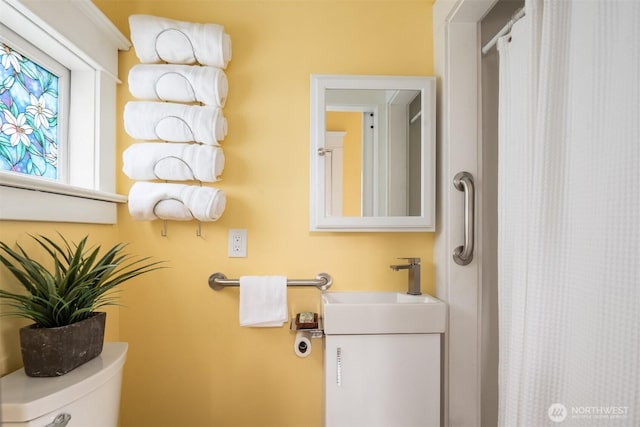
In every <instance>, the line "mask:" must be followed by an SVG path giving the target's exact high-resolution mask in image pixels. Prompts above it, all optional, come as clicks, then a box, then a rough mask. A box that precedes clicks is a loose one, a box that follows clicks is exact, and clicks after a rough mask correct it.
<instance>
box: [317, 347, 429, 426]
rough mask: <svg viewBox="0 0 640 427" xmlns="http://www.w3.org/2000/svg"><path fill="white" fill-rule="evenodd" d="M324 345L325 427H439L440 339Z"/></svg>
mask: <svg viewBox="0 0 640 427" xmlns="http://www.w3.org/2000/svg"><path fill="white" fill-rule="evenodd" d="M325 340H326V341H325V425H326V426H327V427H338V426H345V427H358V426H363V427H365V426H366V427H375V426H380V427H388V426H396V427H410V426H416V427H417V426H420V427H429V426H433V427H437V426H439V425H440V334H381V335H327V336H326V337H325Z"/></svg>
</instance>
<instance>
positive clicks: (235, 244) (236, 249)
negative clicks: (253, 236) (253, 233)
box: [229, 228, 247, 258]
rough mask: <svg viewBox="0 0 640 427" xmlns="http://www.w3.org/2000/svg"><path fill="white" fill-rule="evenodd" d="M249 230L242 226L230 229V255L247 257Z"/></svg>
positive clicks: (232, 256) (231, 256)
mask: <svg viewBox="0 0 640 427" xmlns="http://www.w3.org/2000/svg"><path fill="white" fill-rule="evenodd" d="M246 256H247V230H245V229H241V228H231V229H229V257H230V258H246Z"/></svg>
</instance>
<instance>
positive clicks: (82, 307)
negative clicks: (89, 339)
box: [0, 233, 163, 328]
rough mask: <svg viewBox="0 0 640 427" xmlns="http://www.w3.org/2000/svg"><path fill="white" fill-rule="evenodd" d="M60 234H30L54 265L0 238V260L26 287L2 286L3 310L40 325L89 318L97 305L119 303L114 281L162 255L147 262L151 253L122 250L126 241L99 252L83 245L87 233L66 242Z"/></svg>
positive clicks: (156, 266)
mask: <svg viewBox="0 0 640 427" xmlns="http://www.w3.org/2000/svg"><path fill="white" fill-rule="evenodd" d="M58 235H59V236H60V238H61V239H62V243H61V244H58V243H56V242H54V241H53V240H51V239H50V238H48V237H45V236H43V235H39V236H33V235H30V237H31V238H33V239H34V240H35V241H36V242H38V244H39V245H40V246H41V247H42V248H44V250H45V251H46V252H47V253H48V254H49V256H50V258H51V259H52V261H53V268H50V267H46V266H44V265H43V264H41V263H39V262H38V261H35V260H34V259H33V258H32V257H31V256H30V255H29V254H27V252H26V251H25V250H24V249H23V248H22V247H21V246H20V245H18V244H16V246H17V248H18V249H17V250H13V249H11V248H10V247H9V246H8V245H6V244H5V243H3V242H0V251H1V253H0V261H1V262H2V264H4V266H5V267H6V268H7V269H8V270H9V271H10V272H11V273H12V274H13V275H14V276H15V277H16V278H17V279H18V281H19V282H20V285H22V287H23V288H24V289H25V290H26V293H13V292H9V291H6V290H2V289H0V301H1V302H2V304H3V305H7V306H9V307H11V308H12V309H13V310H11V311H9V312H6V313H3V314H4V315H10V316H18V317H26V318H28V319H31V320H33V321H34V322H35V323H36V325H37V326H38V327H42V328H53V327H58V326H65V325H69V324H72V323H75V322H79V321H81V320H84V319H87V318H88V317H90V316H91V315H92V313H93V312H95V311H96V310H97V309H98V308H100V307H104V306H108V305H118V303H117V298H115V297H114V295H113V292H112V291H113V290H114V289H115V288H116V287H117V286H118V285H120V284H122V283H124V282H126V281H127V280H129V279H133V278H134V277H136V276H139V275H141V274H144V273H148V272H150V271H153V270H157V269H159V268H163V267H162V266H160V264H161V263H162V261H155V262H149V259H150V258H149V257H146V258H138V257H134V256H131V255H129V254H126V253H124V252H123V251H124V248H125V247H126V246H127V244H126V243H119V244H117V245H115V246H113V247H112V248H111V249H109V250H108V251H106V252H105V253H104V254H102V255H100V249H101V247H100V246H97V247H88V246H87V242H88V238H89V236H85V237H84V238H83V239H82V240H80V242H78V243H69V242H68V241H67V240H66V239H65V238H64V237H63V236H62V235H61V234H59V233H58Z"/></svg>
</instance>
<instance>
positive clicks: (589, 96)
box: [498, 0, 640, 426]
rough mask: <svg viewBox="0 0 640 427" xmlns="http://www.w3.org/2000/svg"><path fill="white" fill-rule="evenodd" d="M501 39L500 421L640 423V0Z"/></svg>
mask: <svg viewBox="0 0 640 427" xmlns="http://www.w3.org/2000/svg"><path fill="white" fill-rule="evenodd" d="M525 13H526V15H525V17H524V18H522V19H521V20H520V21H518V22H517V23H516V24H515V25H514V26H513V28H512V31H511V33H510V35H508V36H505V37H503V38H502V39H501V40H499V42H498V49H499V52H500V53H499V54H500V97H499V103H500V107H499V110H500V113H499V116H500V124H499V153H500V154H499V189H498V192H499V198H498V204H499V209H498V212H499V236H498V242H499V261H498V269H499V318H500V321H499V322H500V323H499V327H500V352H499V355H500V371H499V372H500V373H499V375H500V378H499V390H500V391H499V393H500V403H499V405H500V408H499V424H500V425H502V426H544V425H548V426H555V425H562V426H565V425H566V426H590V425H594V426H595V425H599V426H600V425H607V426H609V425H611V426H637V425H640V25H638V23H640V2H639V1H635V0H609V1H602V0H600V1H585V0H562V1H551V0H548V1H542V0H534V1H528V0H527V2H526V4H525Z"/></svg>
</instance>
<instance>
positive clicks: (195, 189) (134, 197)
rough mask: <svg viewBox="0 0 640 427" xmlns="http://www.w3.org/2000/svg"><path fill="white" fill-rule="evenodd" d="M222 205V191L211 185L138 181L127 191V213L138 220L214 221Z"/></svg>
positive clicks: (223, 195) (220, 212)
mask: <svg viewBox="0 0 640 427" xmlns="http://www.w3.org/2000/svg"><path fill="white" fill-rule="evenodd" d="M225 205H226V195H225V193H224V191H222V190H219V189H217V188H213V187H200V186H197V185H185V184H170V183H155V182H144V181H138V182H136V183H134V184H133V186H132V187H131V190H130V191H129V213H130V214H131V216H132V217H133V218H134V219H136V220H138V221H151V220H154V219H168V220H172V221H189V220H192V219H197V220H199V221H215V220H217V219H218V218H220V216H221V215H222V213H223V212H224V208H225Z"/></svg>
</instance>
